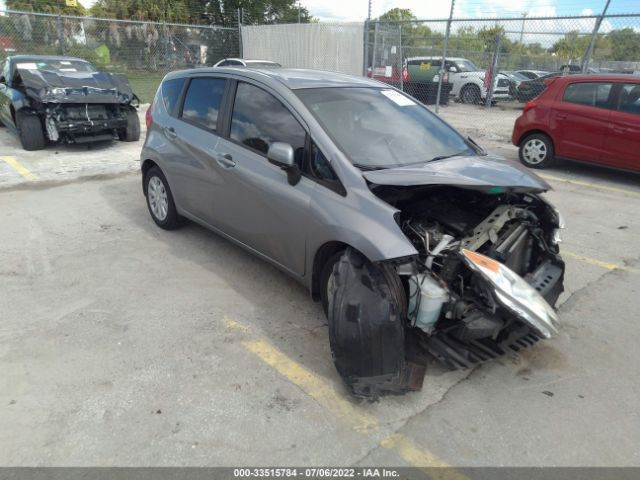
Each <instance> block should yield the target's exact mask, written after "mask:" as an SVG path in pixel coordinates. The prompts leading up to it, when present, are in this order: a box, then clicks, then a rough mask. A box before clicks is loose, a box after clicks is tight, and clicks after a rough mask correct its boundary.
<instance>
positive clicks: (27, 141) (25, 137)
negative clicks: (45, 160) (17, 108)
mask: <svg viewBox="0 0 640 480" xmlns="http://www.w3.org/2000/svg"><path fill="white" fill-rule="evenodd" d="M16 126H17V127H18V135H19V137H20V143H21V144H22V148H24V149H25V150H27V151H30V152H31V151H34V150H42V149H43V148H44V147H45V146H46V144H47V141H46V139H45V138H44V132H43V130H42V123H41V122H40V118H39V117H38V116H37V115H35V114H29V113H26V112H18V113H17V114H16Z"/></svg>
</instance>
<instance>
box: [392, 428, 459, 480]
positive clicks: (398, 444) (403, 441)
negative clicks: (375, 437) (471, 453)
mask: <svg viewBox="0 0 640 480" xmlns="http://www.w3.org/2000/svg"><path fill="white" fill-rule="evenodd" d="M380 446H382V447H384V448H388V449H394V450H396V451H397V452H398V453H399V454H400V456H401V457H402V458H404V459H405V460H406V461H407V462H408V463H410V464H411V465H414V466H416V467H422V468H425V467H426V468H438V470H429V472H428V473H429V477H430V478H432V479H443V480H445V479H446V480H466V478H467V477H465V476H464V475H462V474H461V473H460V472H456V471H455V470H453V469H452V468H451V467H450V466H449V465H447V464H446V463H444V462H443V461H442V460H441V459H440V458H438V457H436V456H435V455H433V454H432V453H431V452H429V451H428V450H424V449H420V448H418V447H417V446H416V444H415V443H413V442H412V441H411V440H409V439H408V438H407V437H405V436H404V435H402V434H401V433H394V434H392V435H389V436H388V437H387V438H384V439H383V440H382V441H381V442H380ZM442 467H444V468H442Z"/></svg>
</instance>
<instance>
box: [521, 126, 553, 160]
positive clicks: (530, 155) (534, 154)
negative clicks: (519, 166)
mask: <svg viewBox="0 0 640 480" xmlns="http://www.w3.org/2000/svg"><path fill="white" fill-rule="evenodd" d="M518 156H519V157H520V161H521V162H522V163H523V164H524V165H526V166H527V167H530V168H546V167H549V166H551V165H552V164H553V163H554V162H555V157H554V152H553V142H552V141H551V139H550V138H549V137H548V136H547V135H545V134H544V133H534V134H533V135H529V136H528V137H526V138H525V139H524V140H522V142H520V148H519V150H518Z"/></svg>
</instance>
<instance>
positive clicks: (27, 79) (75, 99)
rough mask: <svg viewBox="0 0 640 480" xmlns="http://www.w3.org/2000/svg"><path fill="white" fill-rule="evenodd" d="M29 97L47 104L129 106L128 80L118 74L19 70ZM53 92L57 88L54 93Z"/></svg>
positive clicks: (131, 94)
mask: <svg viewBox="0 0 640 480" xmlns="http://www.w3.org/2000/svg"><path fill="white" fill-rule="evenodd" d="M20 77H21V78H22V83H23V84H24V86H25V89H26V92H27V95H28V96H30V97H32V98H34V99H36V100H39V101H41V102H48V103H129V102H130V101H131V100H132V99H133V91H132V90H131V85H130V84H129V79H128V78H127V77H126V76H125V75H122V74H119V73H105V72H92V73H91V72H68V73H67V72H65V73H64V74H61V73H58V72H53V71H47V70H20ZM53 89H56V90H55V92H54V91H53Z"/></svg>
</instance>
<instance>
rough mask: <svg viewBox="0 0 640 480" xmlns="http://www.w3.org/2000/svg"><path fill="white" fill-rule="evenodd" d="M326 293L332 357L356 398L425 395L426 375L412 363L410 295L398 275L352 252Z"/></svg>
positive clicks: (335, 268) (342, 261)
mask: <svg viewBox="0 0 640 480" xmlns="http://www.w3.org/2000/svg"><path fill="white" fill-rule="evenodd" d="M326 290H327V291H326V296H327V300H328V301H327V303H328V305H327V307H328V315H327V319H328V322H329V343H330V345H331V353H332V355H333V360H334V363H335V366H336V369H337V370H338V373H340V375H341V376H342V378H343V380H344V381H345V383H346V385H347V388H348V389H349V390H350V391H351V393H353V394H354V395H355V396H359V397H367V398H372V399H377V398H378V397H379V396H380V395H384V394H387V393H395V394H400V393H405V392H407V391H410V390H419V389H420V388H421V386H422V377H423V376H424V369H422V370H420V367H419V366H417V365H415V364H411V363H409V362H407V360H406V356H405V321H404V319H405V318H406V311H407V304H406V294H405V291H404V288H403V286H402V282H401V281H400V277H399V276H398V275H397V273H396V272H395V270H394V269H392V268H391V267H390V266H388V265H385V264H380V265H374V264H373V263H371V262H369V261H368V260H367V259H366V258H365V257H364V256H363V255H362V254H360V253H359V252H357V251H356V250H354V249H352V248H347V249H346V250H345V251H344V252H342V254H341V255H340V259H339V260H338V261H337V262H335V263H334V264H333V269H332V271H331V275H330V276H329V279H328V281H327V284H326ZM416 370H417V371H418V374H416ZM419 372H422V376H419V375H420V373H419ZM417 377H419V382H416V378H417Z"/></svg>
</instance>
